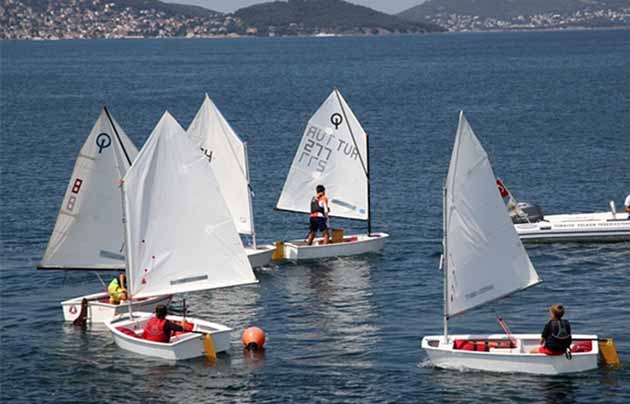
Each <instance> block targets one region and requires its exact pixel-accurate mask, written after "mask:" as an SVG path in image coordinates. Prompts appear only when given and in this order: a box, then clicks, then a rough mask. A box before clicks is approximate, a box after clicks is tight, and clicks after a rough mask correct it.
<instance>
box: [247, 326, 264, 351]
mask: <svg viewBox="0 0 630 404" xmlns="http://www.w3.org/2000/svg"><path fill="white" fill-rule="evenodd" d="M243 345H244V346H245V349H247V350H249V351H257V350H262V349H263V348H264V346H265V332H264V331H263V330H262V329H260V328H258V327H249V328H248V329H246V330H245V331H243Z"/></svg>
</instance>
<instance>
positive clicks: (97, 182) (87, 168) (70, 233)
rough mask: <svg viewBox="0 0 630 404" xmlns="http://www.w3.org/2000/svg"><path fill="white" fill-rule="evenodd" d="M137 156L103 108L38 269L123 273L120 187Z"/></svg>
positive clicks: (132, 146)
mask: <svg viewBox="0 0 630 404" xmlns="http://www.w3.org/2000/svg"><path fill="white" fill-rule="evenodd" d="M137 154H138V150H137V149H136V147H135V146H134V145H133V143H132V142H131V140H130V139H129V137H127V135H126V134H125V132H124V131H123V130H122V128H121V127H120V125H118V123H117V122H116V121H115V120H114V119H113V118H112V116H111V115H110V114H109V111H108V110H107V108H106V107H103V108H102V110H101V113H100V115H99V117H98V119H97V121H96V123H95V124H94V127H93V128H92V131H91V132H90V134H89V136H88V138H87V140H86V141H85V143H84V144H83V147H82V148H81V151H80V152H79V155H78V156H77V159H76V163H75V165H74V170H73V171H72V176H71V177H70V182H69V184H68V187H67V189H66V193H65V195H64V197H63V201H62V203H61V208H60V209H59V214H58V216H57V221H56V223H55V227H54V229H53V232H52V235H51V236H50V240H49V242H48V246H47V248H46V252H45V253H44V256H43V258H42V261H41V263H40V264H39V266H38V269H87V270H93V269H102V270H115V269H120V270H121V269H124V267H125V257H124V252H123V226H122V208H121V205H120V189H119V185H120V180H121V179H122V177H123V176H124V175H125V173H126V172H127V170H128V169H129V167H130V166H131V163H132V162H133V160H134V159H135V157H136V155H137Z"/></svg>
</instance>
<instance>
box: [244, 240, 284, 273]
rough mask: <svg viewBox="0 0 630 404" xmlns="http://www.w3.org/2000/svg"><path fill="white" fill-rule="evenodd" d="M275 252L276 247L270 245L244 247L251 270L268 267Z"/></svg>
mask: <svg viewBox="0 0 630 404" xmlns="http://www.w3.org/2000/svg"><path fill="white" fill-rule="evenodd" d="M275 250H276V246H274V245H271V244H265V245H259V246H257V247H256V248H254V247H245V252H246V253H247V258H249V263H250V264H251V266H252V268H260V267H265V266H268V265H269V264H270V263H271V257H272V255H273V252H274V251H275Z"/></svg>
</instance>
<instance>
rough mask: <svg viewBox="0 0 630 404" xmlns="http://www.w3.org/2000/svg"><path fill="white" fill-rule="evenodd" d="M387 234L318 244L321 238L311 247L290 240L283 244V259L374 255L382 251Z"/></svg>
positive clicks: (356, 236)
mask: <svg viewBox="0 0 630 404" xmlns="http://www.w3.org/2000/svg"><path fill="white" fill-rule="evenodd" d="M387 238H389V234H387V233H372V234H370V235H367V234H351V235H348V236H345V237H344V241H343V242H341V243H332V242H331V243H328V244H326V245H324V244H319V242H320V241H321V240H322V239H321V238H317V239H315V241H314V242H313V245H307V244H306V242H304V241H303V240H292V241H286V242H285V243H284V258H285V259H287V260H291V261H302V260H312V259H321V258H330V257H347V256H352V255H360V254H367V253H375V252H378V251H380V250H382V249H383V247H384V246H385V240H386V239H387Z"/></svg>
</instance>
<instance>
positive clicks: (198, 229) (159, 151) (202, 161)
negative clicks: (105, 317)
mask: <svg viewBox="0 0 630 404" xmlns="http://www.w3.org/2000/svg"><path fill="white" fill-rule="evenodd" d="M121 190H122V206H123V215H124V229H125V251H126V254H125V257H126V259H127V265H126V272H127V278H128V284H129V292H130V293H131V295H132V296H133V297H134V298H135V299H138V298H149V297H152V296H160V295H165V294H177V293H186V292H194V291H201V290H208V289H217V288H225V287H232V286H238V285H245V284H250V283H255V282H257V281H256V278H255V276H254V273H253V271H252V268H251V265H250V264H249V260H248V259H247V255H246V254H245V250H244V248H243V244H242V242H241V240H240V237H239V235H238V232H237V230H236V227H235V225H234V220H233V219H232V215H231V214H230V211H229V210H228V207H227V204H226V202H225V200H224V199H223V197H222V195H221V190H220V188H219V185H218V181H217V180H216V179H215V177H214V175H213V173H212V167H211V165H210V164H208V160H207V159H206V158H205V156H204V155H203V154H202V153H199V148H198V146H196V145H195V144H194V143H193V142H192V140H191V139H190V138H189V137H188V136H186V133H185V132H184V129H182V128H181V126H179V124H178V123H177V122H176V121H175V119H174V118H173V117H172V116H171V115H170V114H169V113H168V112H166V113H165V114H164V115H163V116H162V118H161V119H160V121H159V123H158V124H157V126H156V127H155V129H154V130H153V132H152V133H151V136H150V137H149V139H148V140H147V142H146V144H145V145H144V147H143V148H142V150H141V151H140V153H139V154H138V157H137V158H136V160H135V161H134V164H133V166H132V167H131V168H130V169H129V171H127V174H126V175H125V177H124V178H123V182H122V186H121ZM151 311H153V308H152V309H151ZM151 316H152V314H151V313H140V312H137V311H135V306H134V307H133V308H130V312H129V313H128V314H126V315H123V316H121V317H119V318H116V319H113V320H110V321H108V322H106V323H105V324H106V326H107V327H108V328H109V330H110V331H111V332H112V335H113V337H114V341H115V342H116V344H117V345H118V346H119V347H121V348H123V349H126V350H129V351H132V352H135V353H137V354H141V355H147V356H153V357H158V358H162V359H169V360H181V359H188V358H193V357H196V356H201V355H203V354H204V335H201V333H204V334H207V335H210V336H211V338H212V341H213V342H214V350H215V351H216V352H222V351H226V350H228V349H229V347H230V331H231V330H230V328H228V327H226V326H224V325H220V324H215V323H210V322H207V321H204V320H201V319H196V318H187V319H186V321H187V323H189V324H192V325H193V328H192V330H191V331H190V332H185V333H183V334H180V335H177V336H174V337H172V338H171V342H170V343H161V342H153V341H148V340H146V339H144V338H143V337H142V336H143V335H142V334H143V329H144V326H145V324H146V322H147V321H148V320H149V319H150V318H151ZM167 319H170V320H175V321H181V320H183V318H182V317H179V316H168V317H167Z"/></svg>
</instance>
